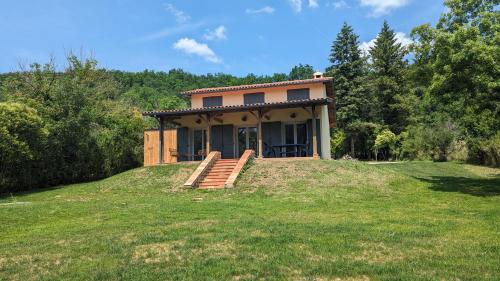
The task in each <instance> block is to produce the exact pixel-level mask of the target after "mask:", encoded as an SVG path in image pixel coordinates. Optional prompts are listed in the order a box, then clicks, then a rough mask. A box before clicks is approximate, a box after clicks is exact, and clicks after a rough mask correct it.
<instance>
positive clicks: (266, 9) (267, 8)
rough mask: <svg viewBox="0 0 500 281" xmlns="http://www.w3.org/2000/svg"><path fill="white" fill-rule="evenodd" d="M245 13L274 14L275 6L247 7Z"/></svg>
mask: <svg viewBox="0 0 500 281" xmlns="http://www.w3.org/2000/svg"><path fill="white" fill-rule="evenodd" d="M245 13H247V14H272V13H274V8H273V7H270V6H265V7H262V8H260V9H250V8H248V9H246V10H245Z"/></svg>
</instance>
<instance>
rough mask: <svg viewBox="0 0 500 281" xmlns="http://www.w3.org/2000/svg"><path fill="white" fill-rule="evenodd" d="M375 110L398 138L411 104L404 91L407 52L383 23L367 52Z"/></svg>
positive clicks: (392, 31)
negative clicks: (373, 88) (376, 109)
mask: <svg viewBox="0 0 500 281" xmlns="http://www.w3.org/2000/svg"><path fill="white" fill-rule="evenodd" d="M369 53H370V56H371V60H372V63H371V67H372V69H373V73H372V76H373V83H374V87H375V94H376V97H377V101H378V102H377V103H376V105H377V107H378V108H379V110H380V114H381V119H382V121H383V122H384V123H385V124H386V125H388V126H389V127H390V128H391V130H392V131H394V132H396V133H397V134H399V133H400V132H401V131H402V130H403V129H404V127H405V126H406V125H407V122H406V119H407V117H408V113H409V112H410V108H411V103H410V101H411V100H410V101H408V99H407V90H406V75H405V71H406V65H407V63H406V61H405V60H404V56H405V55H406V54H407V51H406V48H405V47H403V46H402V45H401V43H399V42H397V39H396V33H395V32H394V30H392V29H391V28H390V27H389V24H388V23H387V21H384V24H383V26H382V30H381V31H380V33H379V34H378V36H377V38H376V39H375V45H374V46H373V47H372V48H371V49H370V50H369Z"/></svg>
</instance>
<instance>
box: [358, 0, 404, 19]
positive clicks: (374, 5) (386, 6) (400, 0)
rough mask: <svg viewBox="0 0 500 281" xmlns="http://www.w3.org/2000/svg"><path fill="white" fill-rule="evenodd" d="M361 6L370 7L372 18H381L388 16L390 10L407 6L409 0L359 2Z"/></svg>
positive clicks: (365, 0) (367, 0)
mask: <svg viewBox="0 0 500 281" xmlns="http://www.w3.org/2000/svg"><path fill="white" fill-rule="evenodd" d="M360 2H361V6H366V7H370V8H371V9H372V16H375V17H377V16H381V15H385V14H388V13H389V12H390V11H391V10H393V9H397V8H400V7H403V6H405V5H406V4H408V2H409V0H360Z"/></svg>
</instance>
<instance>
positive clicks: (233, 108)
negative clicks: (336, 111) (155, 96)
mask: <svg viewBox="0 0 500 281" xmlns="http://www.w3.org/2000/svg"><path fill="white" fill-rule="evenodd" d="M332 102H333V99H332V98H318V99H303V100H293V101H282V102H271V103H256V104H249V105H229V106H213V107H203V108H186V109H173V110H157V111H145V112H143V113H142V115H144V116H160V115H161V116H174V117H175V116H183V115H196V114H204V113H211V112H219V113H223V112H237V111H245V110H258V109H264V108H290V107H301V106H311V105H322V104H329V103H332Z"/></svg>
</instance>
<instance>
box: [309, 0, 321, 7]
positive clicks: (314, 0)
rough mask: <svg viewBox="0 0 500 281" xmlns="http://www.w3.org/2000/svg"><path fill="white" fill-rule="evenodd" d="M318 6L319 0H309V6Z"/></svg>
mask: <svg viewBox="0 0 500 281" xmlns="http://www.w3.org/2000/svg"><path fill="white" fill-rule="evenodd" d="M318 6H319V5H318V0H309V8H317V7H318Z"/></svg>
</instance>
